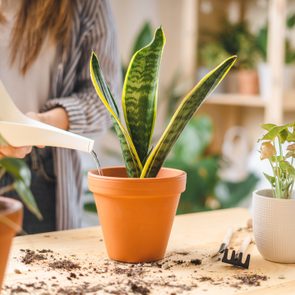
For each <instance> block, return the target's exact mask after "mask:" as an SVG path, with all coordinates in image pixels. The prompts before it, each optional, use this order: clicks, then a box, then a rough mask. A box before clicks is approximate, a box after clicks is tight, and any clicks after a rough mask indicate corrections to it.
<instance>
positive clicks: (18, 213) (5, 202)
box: [0, 197, 22, 289]
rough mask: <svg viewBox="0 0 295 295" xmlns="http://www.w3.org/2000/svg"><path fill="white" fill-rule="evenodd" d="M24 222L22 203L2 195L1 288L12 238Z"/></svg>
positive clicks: (0, 231) (0, 230)
mask: <svg viewBox="0 0 295 295" xmlns="http://www.w3.org/2000/svg"><path fill="white" fill-rule="evenodd" d="M21 222H22V204H21V203H20V202H19V201H16V200H12V199H8V198H3V197H0V245H1V247H0V289H1V286H2V282H3V278H4V272H5V267H6V264H7V259H8V255H9V250H10V246H11V241H12V238H13V237H14V235H15V233H16V231H17V229H18V228H20V225H21Z"/></svg>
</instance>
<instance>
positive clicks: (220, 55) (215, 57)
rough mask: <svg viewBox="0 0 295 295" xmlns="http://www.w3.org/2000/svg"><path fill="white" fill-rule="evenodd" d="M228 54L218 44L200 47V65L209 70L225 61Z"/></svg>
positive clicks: (213, 43) (212, 43)
mask: <svg viewBox="0 0 295 295" xmlns="http://www.w3.org/2000/svg"><path fill="white" fill-rule="evenodd" d="M228 56H229V54H228V53H227V52H226V50H225V49H224V48H223V47H222V45H221V44H220V43H218V42H211V43H207V44H205V45H203V46H201V49H200V58H201V62H202V65H203V66H205V67H207V68H209V69H211V68H213V67H214V66H215V65H217V64H219V63H221V62H222V61H223V60H225V59H226V58H227V57H228Z"/></svg>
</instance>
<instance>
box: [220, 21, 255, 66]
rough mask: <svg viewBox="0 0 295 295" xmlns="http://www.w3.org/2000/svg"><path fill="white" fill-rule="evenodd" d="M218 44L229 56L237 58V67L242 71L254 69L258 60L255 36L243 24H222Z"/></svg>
mask: <svg viewBox="0 0 295 295" xmlns="http://www.w3.org/2000/svg"><path fill="white" fill-rule="evenodd" d="M217 39H218V42H219V43H220V44H221V45H222V47H223V48H224V50H225V51H226V52H227V53H228V54H229V55H233V54H236V55H237V56H239V62H238V64H237V66H238V67H239V68H242V69H254V68H255V67H256V64H257V61H258V59H259V49H258V47H257V44H256V40H255V36H254V35H253V34H252V33H251V32H250V31H249V28H248V26H247V24H246V23H245V22H239V23H236V24H230V23H228V22H224V26H223V29H222V31H221V33H220V34H219V35H218V36H217Z"/></svg>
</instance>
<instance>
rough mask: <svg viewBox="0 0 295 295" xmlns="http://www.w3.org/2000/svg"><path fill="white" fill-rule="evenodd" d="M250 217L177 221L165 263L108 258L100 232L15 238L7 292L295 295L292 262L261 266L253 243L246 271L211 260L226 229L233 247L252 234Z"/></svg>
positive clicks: (234, 212)
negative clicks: (140, 262) (230, 231)
mask: <svg viewBox="0 0 295 295" xmlns="http://www.w3.org/2000/svg"><path fill="white" fill-rule="evenodd" d="M249 217H250V216H249V213H248V211H247V210H245V209H238V208H237V209H226V210H217V211H212V212H204V213H196V214H187V215H181V216H177V217H176V218H175V222H174V226H173V230H172V233H171V237H170V241H169V246H168V249H167V253H166V257H165V259H164V260H162V261H160V262H158V263H146V264H137V265H132V264H123V263H119V262H114V261H110V260H109V259H108V258H107V253H106V250H105V247H104V243H103V236H102V232H101V228H100V227H93V228H85V229H78V230H70V231H63V232H55V233H49V234H38V235H28V236H22V237H17V238H15V239H14V243H13V248H12V251H11V257H10V264H9V267H8V269H7V274H6V278H5V282H4V285H5V286H4V289H3V291H2V293H3V294H4V295H7V294H157V295H158V294H170V295H172V294H220V295H222V294H227V295H228V294H257V295H258V294H259V295H260V294H261V295H262V294H295V267H294V264H289V265H286V264H278V263H272V262H269V261H266V260H264V259H263V258H262V257H261V256H260V254H259V253H258V252H257V249H256V247H255V244H254V243H253V244H252V245H251V246H250V248H249V252H250V254H251V261H250V268H249V269H248V270H245V269H238V268H235V267H232V266H230V265H227V264H224V263H222V262H221V261H217V260H216V259H215V260H213V259H212V258H211V255H212V254H213V253H214V252H215V251H216V250H217V249H218V247H219V245H220V243H221V241H222V239H223V237H224V235H225V233H226V231H227V229H228V227H230V226H232V227H233V228H234V229H235V230H236V231H235V234H234V237H233V241H232V243H231V245H230V246H231V247H233V248H235V249H238V248H239V245H240V243H241V242H242V240H243V238H244V237H245V236H247V235H251V236H252V232H251V230H249V229H248V228H247V227H246V224H247V220H248V219H249ZM31 251H34V252H31ZM30 258H32V259H31V261H30Z"/></svg>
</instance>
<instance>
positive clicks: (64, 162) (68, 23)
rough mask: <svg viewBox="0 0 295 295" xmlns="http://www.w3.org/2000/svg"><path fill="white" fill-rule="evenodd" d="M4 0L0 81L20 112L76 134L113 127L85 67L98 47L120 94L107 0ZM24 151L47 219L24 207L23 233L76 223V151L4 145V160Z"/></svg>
mask: <svg viewBox="0 0 295 295" xmlns="http://www.w3.org/2000/svg"><path fill="white" fill-rule="evenodd" d="M0 1H1V0H0ZM0 5H1V6H0V80H2V82H3V83H4V85H5V87H6V88H7V90H8V92H9V93H10V95H11V96H12V97H13V99H14V101H15V103H16V104H17V106H18V107H19V108H20V110H21V111H22V112H24V113H29V115H30V116H31V117H34V118H36V119H38V120H40V121H42V122H45V123H48V124H51V125H53V126H56V127H59V128H62V129H65V130H69V131H71V132H75V133H79V134H84V133H90V132H97V131H103V130H105V129H106V128H108V127H109V126H110V120H109V117H108V114H107V112H106V110H105V108H104V106H103V105H102V104H101V102H100V100H99V99H98V97H97V95H96V93H95V91H94V89H93V87H92V85H91V81H90V76H89V67H88V64H89V58H90V53H91V51H92V50H94V51H96V53H97V54H98V56H99V58H100V63H101V66H102V68H103V70H104V73H105V75H106V80H107V82H108V84H109V85H110V88H111V90H112V92H113V94H114V96H115V97H116V98H117V97H118V93H119V90H118V89H119V86H120V62H119V58H118V54H117V46H116V39H115V37H116V36H115V30H114V25H113V21H112V15H111V11H110V7H109V4H108V2H107V0H92V1H86V0H75V1H73V0H22V1H20V0H2V1H1V2H0ZM30 152H31V153H30ZM26 154H28V155H27V156H26V161H27V163H28V164H29V165H30V167H31V171H32V185H31V189H32V192H33V194H34V196H35V198H36V199H37V204H38V206H39V208H40V210H41V213H42V214H43V217H44V220H43V221H41V222H39V221H38V220H37V219H36V218H35V217H34V216H33V215H32V214H31V213H30V212H28V211H27V210H25V215H24V230H25V231H27V232H28V233H35V232H44V231H52V230H55V229H58V230H62V229H69V228H75V227H78V226H79V225H80V214H79V213H80V211H81V209H80V196H81V178H82V175H81V167H80V161H79V157H78V154H77V152H76V151H73V150H68V149H61V148H45V149H38V148H33V149H32V151H31V147H23V148H13V147H11V146H8V147H0V157H4V156H10V157H11V156H12V157H19V158H22V157H24V156H25V155H26ZM4 181H5V182H8V181H9V179H8V177H6V178H5V179H4ZM0 185H1V184H0Z"/></svg>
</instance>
